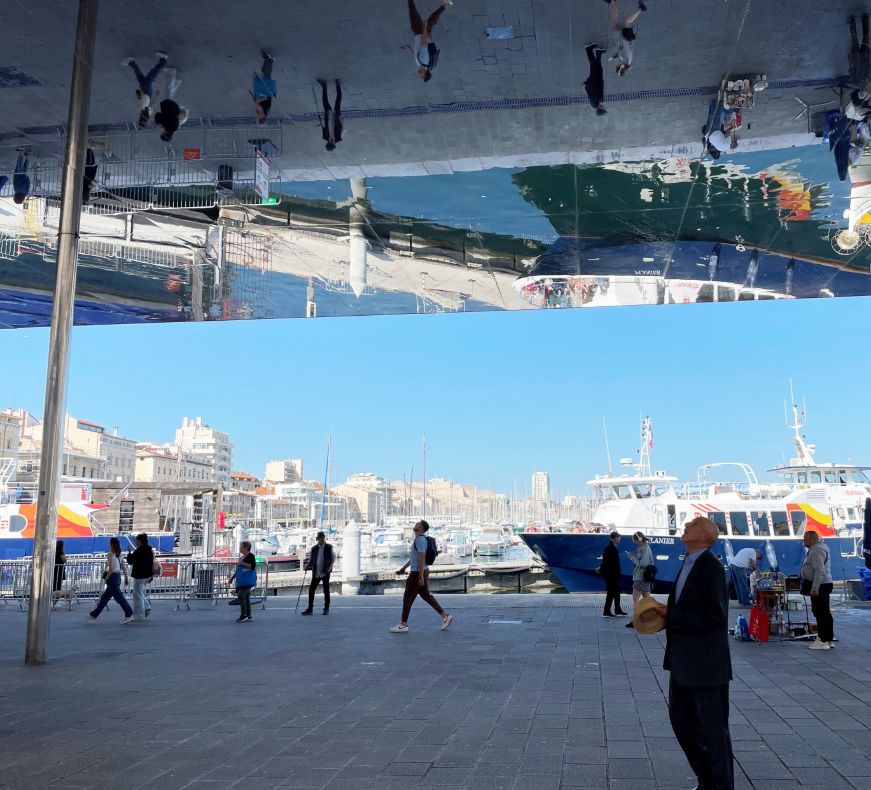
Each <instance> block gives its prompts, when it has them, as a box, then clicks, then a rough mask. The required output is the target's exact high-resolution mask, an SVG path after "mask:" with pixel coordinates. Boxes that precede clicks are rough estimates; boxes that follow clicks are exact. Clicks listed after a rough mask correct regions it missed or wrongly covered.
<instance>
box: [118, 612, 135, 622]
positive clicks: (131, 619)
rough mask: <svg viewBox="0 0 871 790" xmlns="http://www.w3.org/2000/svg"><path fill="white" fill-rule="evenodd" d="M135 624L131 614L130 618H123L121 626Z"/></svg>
mask: <svg viewBox="0 0 871 790" xmlns="http://www.w3.org/2000/svg"><path fill="white" fill-rule="evenodd" d="M135 622H136V618H135V617H134V616H133V615H132V614H131V615H130V617H125V618H124V619H123V620H122V621H121V625H127V623H135Z"/></svg>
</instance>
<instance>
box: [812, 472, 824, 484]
mask: <svg viewBox="0 0 871 790" xmlns="http://www.w3.org/2000/svg"><path fill="white" fill-rule="evenodd" d="M811 482H812V483H822V482H823V473H822V472H811Z"/></svg>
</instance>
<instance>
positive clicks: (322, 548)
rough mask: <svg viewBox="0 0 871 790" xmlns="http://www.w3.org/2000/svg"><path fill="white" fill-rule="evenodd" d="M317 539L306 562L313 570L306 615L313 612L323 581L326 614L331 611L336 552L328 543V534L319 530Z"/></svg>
mask: <svg viewBox="0 0 871 790" xmlns="http://www.w3.org/2000/svg"><path fill="white" fill-rule="evenodd" d="M317 541H318V542H317V543H315V545H314V546H312V548H311V551H310V552H309V555H308V557H307V558H306V563H305V567H306V570H310V571H311V572H312V580H311V584H309V586H308V609H305V610H303V614H305V615H309V614H311V613H312V611H313V610H314V607H315V593H316V592H317V589H318V585H319V584H321V583H323V585H324V614H329V613H330V574H331V573H332V572H333V566H334V565H335V564H336V552H335V551H333V547H332V545H331V544H329V543H327V536H326V535H324V533H323V532H318V534H317Z"/></svg>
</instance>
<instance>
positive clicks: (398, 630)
mask: <svg viewBox="0 0 871 790" xmlns="http://www.w3.org/2000/svg"><path fill="white" fill-rule="evenodd" d="M390 633H391V634H407V633H408V626H407V625H394V626H393V628H391V629H390Z"/></svg>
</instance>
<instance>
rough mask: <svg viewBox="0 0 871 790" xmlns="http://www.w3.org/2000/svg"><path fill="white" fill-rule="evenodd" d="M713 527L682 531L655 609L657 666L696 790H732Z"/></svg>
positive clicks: (724, 614) (703, 523) (693, 525)
mask: <svg viewBox="0 0 871 790" xmlns="http://www.w3.org/2000/svg"><path fill="white" fill-rule="evenodd" d="M718 535H719V533H718V530H717V525H716V524H714V522H713V521H710V520H709V519H706V518H701V517H699V518H694V519H693V520H692V521H690V522H688V523H687V524H686V525H684V533H683V536H682V539H683V542H684V545H685V546H686V554H685V555H684V561H683V565H682V566H681V569H680V572H679V573H678V575H677V579H676V580H675V584H674V589H673V590H672V592H671V594H670V595H669V596H668V606H667V607H666V606H663V605H662V604H659V607H658V608H659V610H660V613H661V614H662V615H663V616H664V617H665V622H666V625H665V633H666V645H665V661H664V662H663V667H664V668H665V669H667V670H669V671H670V672H671V680H670V683H669V687H668V707H669V719H670V720H671V726H672V729H673V730H674V734H675V737H676V738H677V740H678V743H680V745H681V748H682V749H683V751H684V754H685V755H686V757H687V761H688V762H689V764H690V767H691V768H692V769H693V771H694V772H695V774H696V776H697V777H698V780H699V783H698V787H697V790H733V788H734V786H735V777H734V767H733V760H732V739H731V738H730V736H729V681H731V680H732V662H731V657H730V654H729V638H728V613H729V597H728V590H727V587H726V574H725V570H724V569H723V566H722V564H721V563H720V561H719V560H718V559H717V558H716V557H715V556H714V555H713V554H712V553H711V551H710V549H711V546H713V545H714V543H716V542H717V537H718Z"/></svg>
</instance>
